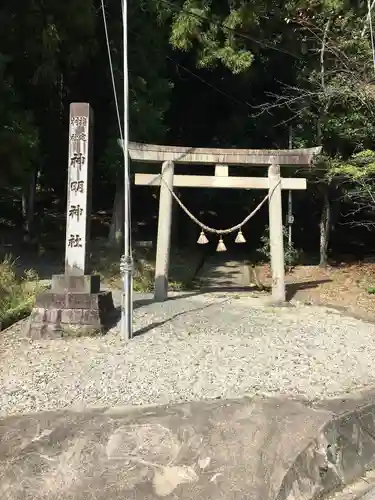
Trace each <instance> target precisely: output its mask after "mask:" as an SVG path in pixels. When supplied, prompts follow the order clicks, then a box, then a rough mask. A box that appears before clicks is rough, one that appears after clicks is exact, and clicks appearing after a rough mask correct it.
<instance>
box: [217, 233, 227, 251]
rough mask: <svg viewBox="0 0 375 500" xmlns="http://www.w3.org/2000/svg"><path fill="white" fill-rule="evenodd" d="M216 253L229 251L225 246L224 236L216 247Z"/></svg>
mask: <svg viewBox="0 0 375 500" xmlns="http://www.w3.org/2000/svg"><path fill="white" fill-rule="evenodd" d="M216 251H217V252H226V251H227V247H226V246H225V243H224V241H223V237H222V236H220V239H219V243H218V244H217V247H216Z"/></svg>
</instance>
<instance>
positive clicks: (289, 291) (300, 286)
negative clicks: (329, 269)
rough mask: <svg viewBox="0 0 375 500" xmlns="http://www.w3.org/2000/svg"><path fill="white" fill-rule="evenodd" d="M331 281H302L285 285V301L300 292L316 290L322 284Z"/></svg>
mask: <svg viewBox="0 0 375 500" xmlns="http://www.w3.org/2000/svg"><path fill="white" fill-rule="evenodd" d="M331 281H332V280H330V279H326V280H315V281H303V282H300V283H287V285H286V300H288V301H289V300H291V299H292V298H293V297H294V295H295V294H296V293H297V292H298V291H300V290H308V289H310V288H316V287H317V286H319V285H322V284H324V283H330V282H331Z"/></svg>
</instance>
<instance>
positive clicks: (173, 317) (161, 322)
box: [133, 299, 229, 337]
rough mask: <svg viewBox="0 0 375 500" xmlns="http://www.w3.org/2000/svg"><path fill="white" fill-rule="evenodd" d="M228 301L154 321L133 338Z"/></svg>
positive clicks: (138, 331)
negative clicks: (181, 317)
mask: <svg viewBox="0 0 375 500" xmlns="http://www.w3.org/2000/svg"><path fill="white" fill-rule="evenodd" d="M228 300H229V299H225V300H222V301H221V302H214V303H213V304H207V305H205V306H203V307H194V308H193V309H187V310H186V311H181V312H179V313H176V314H173V315H172V316H170V317H169V318H166V319H163V320H161V321H155V322H154V323H151V324H150V325H148V326H145V327H143V328H140V329H139V330H137V331H135V332H134V334H133V336H134V337H139V336H140V335H144V334H145V333H148V332H150V331H151V330H153V329H154V328H158V327H159V326H163V325H165V324H166V323H169V322H171V321H173V320H174V319H176V318H179V317H180V316H184V315H185V314H189V313H192V312H196V311H204V310H205V309H209V308H210V307H212V306H217V305H218V304H224V303H225V302H228Z"/></svg>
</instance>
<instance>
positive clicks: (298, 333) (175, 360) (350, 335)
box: [0, 294, 375, 415]
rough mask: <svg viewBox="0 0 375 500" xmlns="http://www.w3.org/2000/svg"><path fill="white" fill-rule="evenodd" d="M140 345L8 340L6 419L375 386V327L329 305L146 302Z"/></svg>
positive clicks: (16, 336)
mask: <svg viewBox="0 0 375 500" xmlns="http://www.w3.org/2000/svg"><path fill="white" fill-rule="evenodd" d="M135 332H136V333H138V334H139V335H137V336H136V337H135V338H134V339H133V340H131V341H130V342H129V343H128V344H125V343H124V342H123V341H122V339H121V336H120V332H119V327H118V326H117V327H115V328H113V329H112V330H111V331H110V332H109V333H108V334H107V335H106V336H105V337H101V338H79V339H64V340H51V341H48V340H47V341H39V342H31V341H29V340H27V339H25V338H22V324H18V325H16V326H14V327H13V328H12V329H10V330H7V331H5V332H3V333H2V334H1V337H0V415H6V414H12V413H20V412H29V411H39V410H42V409H54V408H63V407H82V406H89V405H99V406H107V405H124V404H135V405H140V404H163V403H168V402H172V401H184V400H198V399H202V398H219V397H221V398H226V397H237V396H241V395H244V394H255V393H261V394H268V395H270V394H280V393H282V394H292V395H294V396H295V395H300V396H306V397H308V398H317V397H321V396H332V395H336V394H340V393H345V392H348V391H353V390H356V389H360V388H364V387H366V386H368V385H371V384H373V383H374V382H375V364H374V358H375V325H372V324H368V323H365V322H361V321H359V320H356V319H352V318H349V317H345V316H342V315H341V314H339V313H335V312H333V311H329V310H327V309H323V308H316V307H310V306H297V307H290V308H272V307H265V306H262V305H260V302H259V300H258V301H257V300H256V299H249V298H246V297H244V296H241V295H237V296H234V295H233V294H232V295H231V296H228V295H225V294H207V295H196V296H189V295H185V296H181V295H176V296H175V297H173V299H172V300H170V301H168V302H166V303H163V304H152V303H151V304H150V303H148V301H147V300H143V301H142V300H140V301H138V303H137V307H136V309H135Z"/></svg>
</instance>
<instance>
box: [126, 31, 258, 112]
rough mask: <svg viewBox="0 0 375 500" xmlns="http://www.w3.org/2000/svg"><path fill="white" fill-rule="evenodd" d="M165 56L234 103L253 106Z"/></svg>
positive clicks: (136, 35)
mask: <svg viewBox="0 0 375 500" xmlns="http://www.w3.org/2000/svg"><path fill="white" fill-rule="evenodd" d="M129 32H130V33H131V34H132V35H134V36H135V37H137V38H138V39H139V40H140V39H141V38H142V37H141V35H139V34H138V33H136V32H135V31H133V30H131V29H130V28H129ZM159 53H161V50H160V51H159ZM165 57H166V59H168V60H169V61H171V62H172V64H174V65H175V66H176V67H179V68H181V69H183V70H184V71H186V73H188V74H189V75H191V76H193V77H194V78H196V79H197V80H199V81H200V82H202V83H204V84H205V85H207V86H208V87H210V88H212V89H213V90H215V91H216V92H218V93H219V94H221V95H223V96H224V97H227V98H228V99H230V100H231V101H233V102H234V103H236V104H238V105H240V106H244V105H245V106H248V107H249V108H252V107H253V106H251V104H250V103H248V102H247V101H240V100H239V99H236V98H235V97H233V96H232V95H231V94H228V93H227V92H225V91H224V90H222V89H220V88H219V87H216V86H215V85H213V84H212V83H210V82H208V81H207V80H205V79H204V78H203V77H202V76H200V75H197V74H196V73H194V71H192V70H191V69H189V68H186V66H184V65H183V64H181V63H178V62H176V61H175V60H174V59H173V58H172V57H170V56H165Z"/></svg>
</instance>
